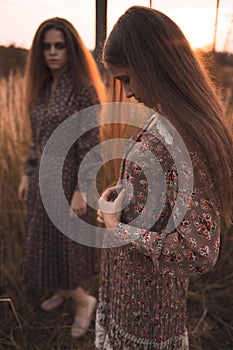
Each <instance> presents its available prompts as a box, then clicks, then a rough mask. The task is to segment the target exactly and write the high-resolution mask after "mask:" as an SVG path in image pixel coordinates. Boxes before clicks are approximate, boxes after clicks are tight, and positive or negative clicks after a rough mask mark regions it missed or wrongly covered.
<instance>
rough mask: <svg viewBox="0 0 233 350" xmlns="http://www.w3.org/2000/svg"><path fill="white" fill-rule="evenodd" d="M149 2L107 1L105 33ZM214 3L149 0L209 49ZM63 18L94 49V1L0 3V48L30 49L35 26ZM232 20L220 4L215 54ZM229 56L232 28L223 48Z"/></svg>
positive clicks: (229, 8)
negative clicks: (131, 9)
mask: <svg viewBox="0 0 233 350" xmlns="http://www.w3.org/2000/svg"><path fill="white" fill-rule="evenodd" d="M149 3H150V1H149V0H138V1H135V0H108V31H110V30H111V28H112V26H113V24H114V23H115V22H116V21H117V19H118V17H119V16H120V15H121V14H122V13H123V12H124V11H125V10H126V9H127V8H128V7H130V6H132V5H142V6H149ZM216 3H217V0H153V1H152V6H153V8H156V9H158V10H160V11H162V12H164V13H165V14H166V15H168V16H169V17H171V18H172V19H173V20H174V21H175V22H176V23H177V24H178V25H179V26H180V27H181V29H182V30H183V32H184V33H185V35H186V37H187V38H188V40H189V41H190V43H191V45H192V46H193V47H194V48H197V47H199V48H200V47H205V46H208V45H212V42H213V36H214V24H215V13H216ZM55 16H58V17H64V18H66V19H68V20H69V21H70V22H72V23H73V25H74V26H75V27H76V28H77V30H78V31H79V33H80V35H81V36H82V38H83V40H84V42H85V44H86V45H87V46H88V48H90V49H93V48H94V46H95V0H0V45H6V46H8V45H10V44H12V43H15V45H16V46H19V47H24V48H30V45H31V42H32V38H33V36H34V33H35V31H36V29H37V27H38V26H39V24H40V23H41V22H42V21H44V20H45V19H48V18H50V17H55ZM232 17H233V1H232V0H220V7H219V21H218V32H217V46H216V49H217V50H218V51H222V50H223V49H224V48H225V44H226V38H227V34H228V32H229V29H230V25H231V22H232ZM226 49H227V51H229V52H233V25H232V30H231V36H230V37H229V40H228V45H227V47H226Z"/></svg>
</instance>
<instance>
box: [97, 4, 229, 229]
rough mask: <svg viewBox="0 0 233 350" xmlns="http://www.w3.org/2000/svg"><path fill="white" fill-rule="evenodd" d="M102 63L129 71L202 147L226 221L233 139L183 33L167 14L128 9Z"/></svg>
mask: <svg viewBox="0 0 233 350" xmlns="http://www.w3.org/2000/svg"><path fill="white" fill-rule="evenodd" d="M102 58H103V61H104V63H105V64H106V65H108V64H111V65H115V66H119V67H130V68H131V69H132V71H133V72H134V74H135V75H136V76H137V79H138V81H140V82H141V83H142V84H143V85H144V87H145V90H146V93H147V94H148V96H150V99H151V100H152V101H153V100H154V105H155V106H156V105H157V104H158V103H160V104H161V106H162V113H163V114H164V115H166V116H167V118H168V119H169V120H170V121H171V123H173V125H174V126H175V127H177V128H178V129H179V126H180V127H181V128H182V129H184V130H185V132H187V133H188V135H190V137H192V138H193V140H195V142H197V143H198V144H199V146H200V148H201V150H202V151H203V152H204V154H205V155H206V157H207V161H208V168H209V170H210V172H211V175H212V176H213V178H214V180H215V188H216V191H217V193H216V194H217V196H218V198H219V200H220V205H221V208H220V210H221V214H222V218H223V220H224V221H225V222H226V223H227V224H230V223H231V222H232V221H231V220H232V208H233V190H232V177H233V176H232V174H233V156H232V155H233V152H232V133H231V132H230V128H229V127H228V126H227V125H226V121H225V119H224V118H223V109H222V106H221V101H220V99H219V97H218V96H217V94H216V90H215V88H214V86H213V83H212V82H211V80H210V78H209V76H208V74H207V71H206V70H205V68H204V67H203V66H202V64H201V62H200V60H199V59H198V57H197V56H196V54H195V53H194V51H193V50H192V49H191V47H190V45H189V43H188V41H187V39H186V38H185V36H184V34H183V33H182V31H181V30H180V28H179V27H178V26H177V25H176V24H175V23H174V22H173V21H172V20H171V19H170V18H169V17H167V16H166V15H165V14H163V13H162V12H159V11H157V10H154V9H149V8H146V7H141V6H133V7H131V8H129V9H128V10H127V11H126V12H125V13H124V14H123V15H122V16H121V17H120V18H119V20H118V21H117V23H116V24H115V26H114V27H113V29H112V31H111V33H110V35H109V37H108V39H107V40H106V42H105V45H104V49H103V55H102Z"/></svg>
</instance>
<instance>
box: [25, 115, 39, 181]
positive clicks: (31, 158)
mask: <svg viewBox="0 0 233 350" xmlns="http://www.w3.org/2000/svg"><path fill="white" fill-rule="evenodd" d="M30 119H31V118H30ZM30 123H31V144H30V148H29V152H28V154H27V155H26V157H25V161H24V174H25V175H28V176H31V175H32V174H33V172H34V170H35V168H36V166H37V163H38V152H37V147H36V134H35V133H36V131H35V128H33V125H32V120H31V122H30Z"/></svg>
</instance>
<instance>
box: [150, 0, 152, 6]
mask: <svg viewBox="0 0 233 350" xmlns="http://www.w3.org/2000/svg"><path fill="white" fill-rule="evenodd" d="M150 8H152V0H150Z"/></svg>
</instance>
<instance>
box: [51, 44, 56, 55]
mask: <svg viewBox="0 0 233 350" xmlns="http://www.w3.org/2000/svg"><path fill="white" fill-rule="evenodd" d="M55 51H56V48H55V45H51V46H50V50H49V53H50V54H52V55H53V54H54V53H55Z"/></svg>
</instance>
